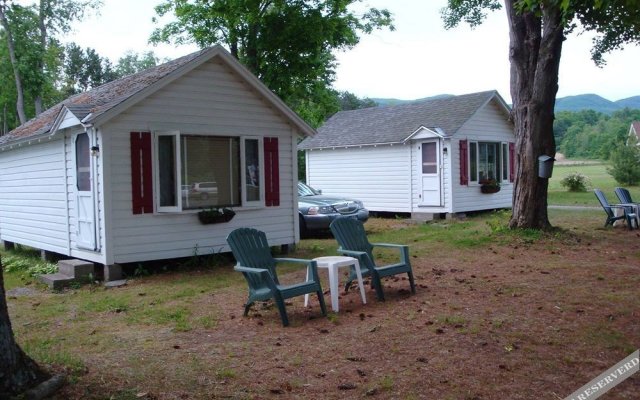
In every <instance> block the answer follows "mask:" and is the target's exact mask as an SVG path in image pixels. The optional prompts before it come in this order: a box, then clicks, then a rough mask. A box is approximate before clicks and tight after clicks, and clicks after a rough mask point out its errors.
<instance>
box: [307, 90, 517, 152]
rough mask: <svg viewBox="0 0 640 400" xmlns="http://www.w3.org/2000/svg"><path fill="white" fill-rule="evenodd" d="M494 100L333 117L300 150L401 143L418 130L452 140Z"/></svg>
mask: <svg viewBox="0 0 640 400" xmlns="http://www.w3.org/2000/svg"><path fill="white" fill-rule="evenodd" d="M494 98H496V99H497V100H498V101H499V102H500V103H501V104H503V105H504V107H505V109H508V108H507V105H506V103H505V102H504V100H503V99H502V98H501V97H500V95H499V94H498V92H496V91H495V90H491V91H486V92H479V93H471V94H465V95H460V96H451V97H445V98H437V99H431V100H425V101H420V102H415V103H407V104H400V105H395V106H387V107H371V108H363V109H359V110H352V111H341V112H338V113H336V114H334V115H333V116H332V117H331V118H329V119H328V120H327V122H325V124H324V125H323V126H321V127H320V128H319V129H318V134H316V135H315V136H314V137H309V138H307V139H305V140H304V141H303V142H302V143H300V145H299V146H298V148H299V149H302V150H305V149H321V148H329V147H345V146H358V145H371V144H382V143H402V142H404V141H405V140H406V139H407V138H409V136H410V135H411V134H412V133H414V132H415V131H416V130H418V129H419V128H420V127H425V128H429V129H434V130H437V131H438V132H440V133H442V134H444V136H453V135H455V133H456V132H457V131H458V130H459V129H460V128H461V127H462V125H464V123H465V122H467V121H468V120H469V119H470V118H471V117H472V116H473V115H474V114H475V113H476V112H477V111H478V110H479V109H480V108H482V107H483V106H484V105H485V104H487V103H488V102H489V101H491V100H492V99H494Z"/></svg>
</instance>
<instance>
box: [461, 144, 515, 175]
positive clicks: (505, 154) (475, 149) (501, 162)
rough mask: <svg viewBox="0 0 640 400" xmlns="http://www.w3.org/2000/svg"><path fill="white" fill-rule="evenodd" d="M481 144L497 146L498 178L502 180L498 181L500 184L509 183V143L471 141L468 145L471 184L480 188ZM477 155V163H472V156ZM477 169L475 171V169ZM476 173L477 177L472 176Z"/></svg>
mask: <svg viewBox="0 0 640 400" xmlns="http://www.w3.org/2000/svg"><path fill="white" fill-rule="evenodd" d="M480 144H485V145H487V144H491V145H495V147H496V150H497V154H496V156H495V158H496V162H495V164H496V176H500V179H497V180H496V181H497V182H499V183H509V182H510V181H509V171H510V169H509V168H510V164H509V163H510V162H511V160H510V159H509V158H510V157H509V142H505V141H488V140H470V141H469V144H468V150H467V153H468V154H467V158H468V165H469V166H468V173H469V183H473V184H474V185H477V186H480V185H482V183H480V176H479V175H480V174H479V173H480ZM473 153H475V163H473V162H472V161H473V160H472V154H473ZM474 168H475V171H473V169H474ZM472 172H475V175H473V174H472Z"/></svg>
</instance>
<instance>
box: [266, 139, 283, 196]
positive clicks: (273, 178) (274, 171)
mask: <svg viewBox="0 0 640 400" xmlns="http://www.w3.org/2000/svg"><path fill="white" fill-rule="evenodd" d="M264 197H265V205H266V206H268V207H271V206H279V205H280V160H279V158H278V138H275V137H274V138H268V137H266V138H264Z"/></svg>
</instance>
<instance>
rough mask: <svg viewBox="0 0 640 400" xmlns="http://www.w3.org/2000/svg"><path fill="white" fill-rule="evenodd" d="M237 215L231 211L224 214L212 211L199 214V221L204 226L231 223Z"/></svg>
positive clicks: (226, 210)
mask: <svg viewBox="0 0 640 400" xmlns="http://www.w3.org/2000/svg"><path fill="white" fill-rule="evenodd" d="M235 215H236V213H235V212H234V211H232V210H229V209H224V210H223V211H222V212H218V213H217V212H215V211H211V210H204V211H200V212H199V213H198V219H199V220H200V223H202V224H205V225H206V224H220V223H223V222H229V221H231V220H232V219H233V217H234V216H235Z"/></svg>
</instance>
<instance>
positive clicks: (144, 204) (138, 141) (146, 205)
mask: <svg viewBox="0 0 640 400" xmlns="http://www.w3.org/2000/svg"><path fill="white" fill-rule="evenodd" d="M152 176H153V173H152V171H151V133H150V132H131V197H132V203H133V213H134V214H147V213H152V212H153V185H152V180H151V179H152V178H151V177H152Z"/></svg>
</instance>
